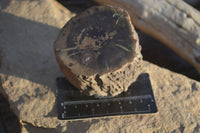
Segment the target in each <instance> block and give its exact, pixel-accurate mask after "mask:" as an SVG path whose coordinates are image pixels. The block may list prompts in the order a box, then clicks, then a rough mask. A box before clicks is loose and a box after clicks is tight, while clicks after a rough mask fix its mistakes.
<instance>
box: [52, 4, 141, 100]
mask: <svg viewBox="0 0 200 133" xmlns="http://www.w3.org/2000/svg"><path fill="white" fill-rule="evenodd" d="M140 50H141V47H140V45H139V40H138V36H137V33H136V32H135V30H134V27H133V25H132V24H131V21H130V17H129V15H128V14H127V12H126V11H124V10H122V9H119V8H114V7H108V6H99V7H93V8H90V9H88V10H86V11H84V12H83V13H81V14H79V15H78V16H76V17H74V18H72V19H71V20H70V21H69V22H68V23H67V24H66V25H65V26H64V27H63V28H62V30H61V32H60V34H59V36H58V38H57V40H56V41H55V44H54V51H55V55H56V59H57V61H58V64H59V66H60V68H61V70H62V71H63V72H64V74H65V76H66V78H67V79H68V80H69V81H70V82H71V83H72V85H74V86H75V87H77V88H79V89H80V90H82V91H83V92H85V93H87V94H88V95H95V96H99V97H101V96H115V95H117V94H119V93H121V92H123V91H126V90H127V89H128V86H129V85H130V84H131V83H133V82H134V80H135V79H136V78H137V75H138V74H139V73H140V66H141V61H140V60H141V58H142V55H141V53H140Z"/></svg>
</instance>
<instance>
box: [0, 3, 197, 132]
mask: <svg viewBox="0 0 200 133" xmlns="http://www.w3.org/2000/svg"><path fill="white" fill-rule="evenodd" d="M54 3H55V1H53V0H34V1H32V0H26V1H18V0H17V1H15V0H11V1H10V3H9V4H7V5H6V6H5V5H4V7H3V8H1V12H0V20H1V21H0V49H1V51H2V62H1V63H0V64H1V70H0V77H1V80H2V86H3V89H1V90H0V91H3V92H4V93H5V94H6V95H7V97H8V100H9V103H10V106H11V108H12V109H13V111H14V112H15V113H16V115H17V116H18V118H19V120H20V123H21V124H22V132H38V133H42V132H80V133H81V132H122V133H123V132H136V133H137V132H138V133H139V132H174V133H176V132H199V131H200V106H199V104H200V97H199V95H200V83H199V82H197V81H195V80H192V79H189V78H187V77H185V76H183V75H181V74H177V73H174V72H171V71H169V70H167V69H164V68H161V67H158V66H156V65H153V64H151V63H149V62H147V61H143V67H142V72H146V73H149V75H150V80H151V84H152V88H153V92H154V96H155V100H156V103H157V107H158V113H156V114H141V115H132V116H119V117H109V118H102V119H100V118H98V119H92V120H91V119H90V120H80V121H73V122H67V121H61V120H58V119H57V113H56V78H57V77H61V76H64V74H63V73H62V72H61V71H60V69H59V66H58V65H57V62H56V59H55V55H54V51H53V43H54V41H55V40H56V37H57V35H58V33H59V31H60V28H61V27H62V26H64V24H65V23H66V22H67V21H68V20H69V19H70V18H71V17H72V16H73V15H74V14H71V13H70V12H69V11H68V10H67V9H64V8H61V7H60V6H57V5H58V4H54ZM0 5H2V1H1V2H0ZM25 9H26V10H25ZM44 14H46V15H47V17H46V18H45V16H46V15H44ZM38 15H39V16H40V17H38ZM41 16H44V18H43V17H41ZM53 16H56V17H53Z"/></svg>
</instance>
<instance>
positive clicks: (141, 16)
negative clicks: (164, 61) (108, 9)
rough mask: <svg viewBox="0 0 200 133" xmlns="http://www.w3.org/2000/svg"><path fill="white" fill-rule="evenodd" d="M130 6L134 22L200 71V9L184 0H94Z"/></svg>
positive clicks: (129, 9)
mask: <svg viewBox="0 0 200 133" xmlns="http://www.w3.org/2000/svg"><path fill="white" fill-rule="evenodd" d="M93 1H95V2H98V3H100V4H107V5H111V6H116V7H120V8H122V9H126V10H127V11H128V13H129V14H130V16H131V19H132V22H133V24H134V25H135V26H136V27H137V28H139V29H140V30H141V31H143V32H145V33H147V34H149V35H151V36H152V37H154V38H156V39H158V40H160V41H161V42H163V43H164V44H166V45H167V46H168V47H169V48H171V49H172V50H173V51H175V52H176V53H177V54H178V55H180V56H181V57H182V58H184V59H185V60H186V61H188V62H189V63H191V64H192V65H193V66H194V67H195V68H196V69H197V70H198V71H199V72H200V13H199V12H198V11H197V10H196V9H194V8H193V7H191V6H189V5H188V4H186V3H185V2H183V1H180V0H93Z"/></svg>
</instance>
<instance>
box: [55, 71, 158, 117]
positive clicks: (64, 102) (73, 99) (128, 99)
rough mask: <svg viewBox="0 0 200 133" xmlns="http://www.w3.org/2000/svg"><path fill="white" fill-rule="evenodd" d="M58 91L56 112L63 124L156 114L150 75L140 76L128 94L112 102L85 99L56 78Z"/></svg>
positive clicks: (64, 80)
mask: <svg viewBox="0 0 200 133" xmlns="http://www.w3.org/2000/svg"><path fill="white" fill-rule="evenodd" d="M57 87H58V88H57V105H58V106H57V107H58V108H57V110H58V118H59V119H61V120H73V119H84V118H93V117H107V116H115V115H131V114H145V113H156V112H157V107H156V103H155V99H154V95H153V91H152V86H151V83H150V79H149V75H148V74H147V73H143V74H141V75H140V76H139V77H138V79H137V80H136V82H135V83H133V84H132V85H131V86H130V87H129V89H128V91H127V92H124V93H122V94H120V95H118V96H116V97H113V98H101V99H98V98H95V97H89V96H86V95H84V94H82V93H80V92H79V91H78V90H77V89H76V88H74V87H73V86H72V85H70V83H69V82H68V81H67V80H66V79H65V78H57Z"/></svg>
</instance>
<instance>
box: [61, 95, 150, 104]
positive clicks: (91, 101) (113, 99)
mask: <svg viewBox="0 0 200 133" xmlns="http://www.w3.org/2000/svg"><path fill="white" fill-rule="evenodd" d="M149 98H152V96H151V95H143V96H130V97H119V98H110V99H97V100H81V101H66V102H64V105H71V104H89V103H97V102H98V103H102V102H110V101H111V102H114V101H125V100H137V99H149Z"/></svg>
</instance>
